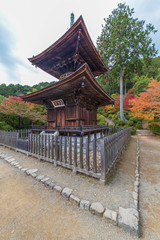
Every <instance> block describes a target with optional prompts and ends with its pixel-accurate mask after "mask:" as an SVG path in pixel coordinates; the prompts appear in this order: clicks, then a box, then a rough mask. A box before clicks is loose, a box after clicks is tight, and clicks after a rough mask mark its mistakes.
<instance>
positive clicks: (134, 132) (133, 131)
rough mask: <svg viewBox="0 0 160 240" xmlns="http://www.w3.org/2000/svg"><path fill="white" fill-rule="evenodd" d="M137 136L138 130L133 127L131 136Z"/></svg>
mask: <svg viewBox="0 0 160 240" xmlns="http://www.w3.org/2000/svg"><path fill="white" fill-rule="evenodd" d="M135 134H136V128H135V127H131V135H135Z"/></svg>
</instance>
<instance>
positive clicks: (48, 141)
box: [47, 135, 50, 158]
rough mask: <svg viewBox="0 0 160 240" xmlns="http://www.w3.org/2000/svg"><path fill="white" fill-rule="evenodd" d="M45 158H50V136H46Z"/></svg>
mask: <svg viewBox="0 0 160 240" xmlns="http://www.w3.org/2000/svg"><path fill="white" fill-rule="evenodd" d="M47 157H48V158H50V135H48V136H47Z"/></svg>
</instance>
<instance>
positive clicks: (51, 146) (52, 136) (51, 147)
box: [51, 135, 53, 160]
mask: <svg viewBox="0 0 160 240" xmlns="http://www.w3.org/2000/svg"><path fill="white" fill-rule="evenodd" d="M51 159H52V160H53V135H51Z"/></svg>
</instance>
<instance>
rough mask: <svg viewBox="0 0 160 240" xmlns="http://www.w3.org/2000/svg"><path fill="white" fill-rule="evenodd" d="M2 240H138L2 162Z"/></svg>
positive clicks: (0, 193)
mask: <svg viewBox="0 0 160 240" xmlns="http://www.w3.org/2000/svg"><path fill="white" fill-rule="evenodd" d="M0 169H1V172H0V239H1V240H59V239H60V240H65V239H67V240H68V239H69V240H70V239H71V240H72V239H73V240H74V239H75V240H82V239H85V240H91V239H95V240H104V239H107V240H113V239H114V240H115V239H119V240H124V239H126V240H131V239H136V237H132V236H130V235H129V233H125V232H124V231H123V230H122V229H119V228H117V227H115V226H113V225H112V224H110V223H107V222H106V221H105V220H104V219H101V218H99V217H96V216H93V215H92V214H91V213H89V212H85V211H82V210H80V209H79V208H78V207H76V206H73V205H71V203H70V202H67V201H66V200H64V199H62V197H61V196H58V194H56V193H55V192H53V191H52V190H49V189H48V188H46V187H45V186H44V185H43V184H40V183H39V182H37V181H36V180H35V179H32V178H31V177H28V176H27V175H25V174H23V173H21V172H20V171H19V170H18V169H15V168H14V167H13V166H10V165H9V164H7V163H6V162H4V161H2V160H0Z"/></svg>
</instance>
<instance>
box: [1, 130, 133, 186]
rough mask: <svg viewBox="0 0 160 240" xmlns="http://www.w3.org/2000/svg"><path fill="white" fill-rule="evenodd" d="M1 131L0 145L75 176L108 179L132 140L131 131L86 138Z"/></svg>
mask: <svg viewBox="0 0 160 240" xmlns="http://www.w3.org/2000/svg"><path fill="white" fill-rule="evenodd" d="M27 134H28V131H26V132H25V133H24V132H23V131H21V135H20V133H18V132H11V131H10V132H6V131H0V143H2V144H3V145H6V146H9V147H12V148H14V149H16V150H17V149H18V150H22V151H25V152H26V153H27V154H28V155H32V156H34V157H37V158H38V159H43V160H45V161H49V162H52V163H53V164H54V165H55V166H57V165H59V166H63V167H66V168H69V169H72V171H73V172H74V173H76V172H81V173H83V174H86V175H89V176H92V177H95V178H98V179H100V182H101V183H104V184H105V183H106V180H107V178H108V176H109V174H110V173H111V171H112V170H113V169H114V166H115V164H116V162H117V161H118V159H119V157H120V155H121V153H122V151H123V149H124V147H125V146H126V144H127V143H128V141H129V139H130V128H127V129H122V130H120V131H119V132H117V133H114V134H112V135H108V136H106V137H103V138H101V137H102V136H101V135H99V134H93V135H92V136H91V135H86V136H76V137H73V136H58V137H54V135H53V134H42V135H40V134H32V133H29V135H28V139H20V138H19V136H20V137H23V136H24V138H26V137H27Z"/></svg>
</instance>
